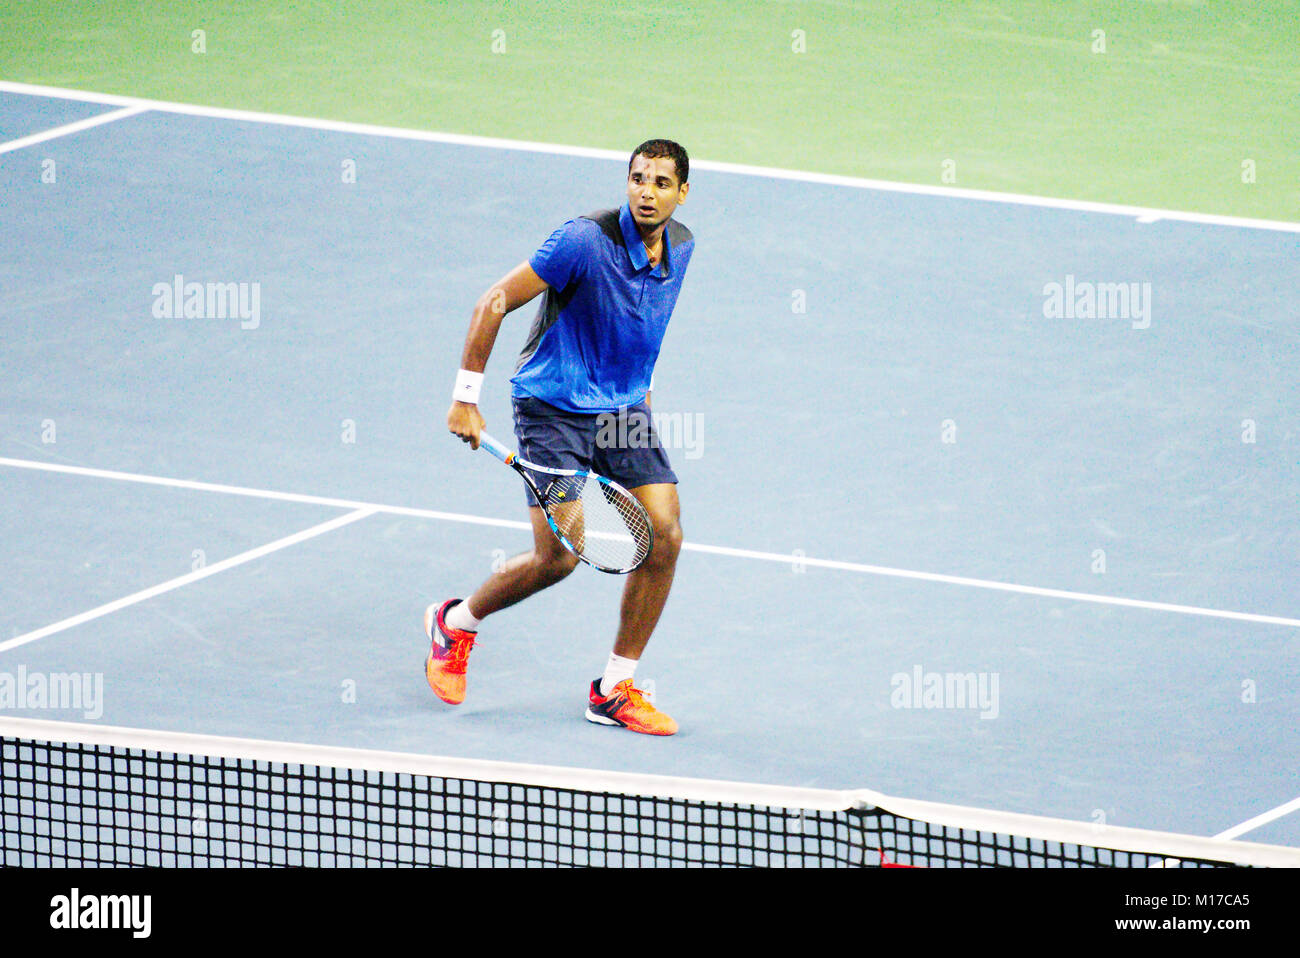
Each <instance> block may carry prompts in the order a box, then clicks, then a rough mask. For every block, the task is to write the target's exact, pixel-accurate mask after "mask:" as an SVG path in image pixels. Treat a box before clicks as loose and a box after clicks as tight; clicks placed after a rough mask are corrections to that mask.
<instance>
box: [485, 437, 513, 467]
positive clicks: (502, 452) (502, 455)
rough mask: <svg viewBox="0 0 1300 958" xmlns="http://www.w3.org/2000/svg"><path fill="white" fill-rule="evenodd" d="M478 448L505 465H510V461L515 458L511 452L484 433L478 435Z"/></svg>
mask: <svg viewBox="0 0 1300 958" xmlns="http://www.w3.org/2000/svg"><path fill="white" fill-rule="evenodd" d="M478 447H479V448H480V449H486V450H487V451H488V452H490V453H492V455H494V456H496V457H497V458H498V459H500V460H501V461H502V462H504V463H505V464H506V465H510V461H511V460H512V459H514V458H515V454H514V453H513V452H511V451H510V450H509V449H507V448H506V447H505V446H503V445H501V443H499V442H497V441H496V440H495V439H493V438H492V437H491V436H489V435H488V434H487V433H485V432H481V433H479V434H478Z"/></svg>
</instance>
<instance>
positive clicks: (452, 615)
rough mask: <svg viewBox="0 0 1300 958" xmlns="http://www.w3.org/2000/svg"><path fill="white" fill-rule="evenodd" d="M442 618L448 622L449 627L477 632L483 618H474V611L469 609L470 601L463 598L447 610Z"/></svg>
mask: <svg viewBox="0 0 1300 958" xmlns="http://www.w3.org/2000/svg"><path fill="white" fill-rule="evenodd" d="M442 620H443V621H444V622H446V623H447V628H449V629H459V630H460V631H462V632H477V631H478V625H479V623H480V622H482V621H483V620H482V619H476V618H474V613H473V612H471V611H470V610H469V602H468V601H466V600H462V601H460V602H457V603H456V604H455V605H453V606H452V607H451V608H450V609H448V610H447V614H446V615H445V616H443V618H442Z"/></svg>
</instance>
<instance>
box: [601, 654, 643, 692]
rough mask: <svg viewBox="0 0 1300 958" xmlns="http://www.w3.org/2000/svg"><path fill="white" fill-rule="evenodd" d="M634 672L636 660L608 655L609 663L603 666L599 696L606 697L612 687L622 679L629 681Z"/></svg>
mask: <svg viewBox="0 0 1300 958" xmlns="http://www.w3.org/2000/svg"><path fill="white" fill-rule="evenodd" d="M635 671H636V659H625V658H623V656H621V655H615V654H614V653H613V652H611V653H609V662H608V663H607V664H606V665H605V675H604V676H603V677H602V678H601V680H600V694H601V695H608V694H609V693H610V692H612V691H614V686H616V685H618V683H619V682H622V681H623V680H624V679H630V678H631V677H632V673H634V672H635Z"/></svg>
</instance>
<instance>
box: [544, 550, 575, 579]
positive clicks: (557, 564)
mask: <svg viewBox="0 0 1300 958" xmlns="http://www.w3.org/2000/svg"><path fill="white" fill-rule="evenodd" d="M557 546H558V543H557ZM537 565H538V570H539V571H540V573H541V576H542V579H543V580H544V581H545V582H547V584H554V583H556V582H559V581H560V580H561V579H563V578H564V577H565V576H567V575H568V574H569V573H570V572H572V571H573V570H574V569H576V568H577V567H578V557H577V556H575V555H574V554H573V553H572V552H570V551H568V550H567V549H563V548H556V549H547V550H546V551H545V552H539V553H538V554H537Z"/></svg>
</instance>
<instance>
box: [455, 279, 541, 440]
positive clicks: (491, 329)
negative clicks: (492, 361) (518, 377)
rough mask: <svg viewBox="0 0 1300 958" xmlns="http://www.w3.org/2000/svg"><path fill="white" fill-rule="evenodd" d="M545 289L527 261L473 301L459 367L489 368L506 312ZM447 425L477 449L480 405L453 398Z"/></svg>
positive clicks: (479, 430)
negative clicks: (472, 310)
mask: <svg viewBox="0 0 1300 958" xmlns="http://www.w3.org/2000/svg"><path fill="white" fill-rule="evenodd" d="M545 289H546V281H545V280H543V279H542V278H541V277H540V276H538V275H537V273H536V272H534V271H533V268H532V266H531V265H529V263H528V262H527V261H524V262H522V263H520V264H519V265H518V266H516V267H515V268H514V269H512V270H511V271H510V272H508V273H506V275H505V276H503V277H502V278H501V279H500V280H498V281H497V282H496V283H495V284H493V286H492V288H491V289H489V290H488V291H487V292H486V293H484V294H483V295H482V296H480V297H479V298H478V302H477V303H475V304H474V314H473V316H472V318H471V319H470V323H469V334H468V335H466V337H465V349H464V351H463V352H462V353H461V357H460V368H461V369H463V370H467V371H468V372H471V373H482V372H483V370H484V369H486V368H487V362H488V357H489V356H491V355H492V347H493V345H494V344H495V343H496V340H497V333H498V332H499V331H500V329H501V320H503V319H505V316H506V313H508V312H510V311H511V310H514V309H518V308H519V307H520V306H523V305H524V304H525V303H527V302H528V301H529V300H531V299H534V298H535V297H536V296H537V295H538V294H539V293H541V292H542V291H543V290H545ZM447 428H448V429H450V430H451V431H452V433H454V434H455V435H457V436H459V437H460V438H461V439H463V440H464V441H465V442H467V443H469V444H470V446H472V447H473V448H475V449H477V448H478V440H479V435H480V433H482V432H483V417H482V416H481V415H480V414H479V411H478V404H477V403H469V402H460V401H459V400H456V401H453V402H452V404H451V409H450V410H449V411H448V413H447Z"/></svg>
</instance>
